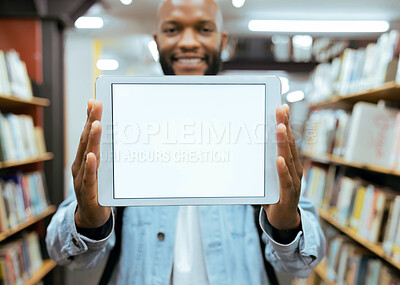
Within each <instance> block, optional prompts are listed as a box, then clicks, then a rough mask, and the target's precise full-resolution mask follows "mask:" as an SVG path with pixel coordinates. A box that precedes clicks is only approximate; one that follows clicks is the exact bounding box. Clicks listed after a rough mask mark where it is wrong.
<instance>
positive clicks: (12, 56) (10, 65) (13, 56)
mask: <svg viewBox="0 0 400 285" xmlns="http://www.w3.org/2000/svg"><path fill="white" fill-rule="evenodd" d="M0 94H1V95H10V96H17V97H20V98H24V99H30V98H32V96H33V93H32V85H31V81H30V79H29V76H28V71H27V69H26V65H25V63H24V62H23V61H21V59H20V57H19V54H18V52H16V51H15V50H9V51H7V52H4V51H2V50H0Z"/></svg>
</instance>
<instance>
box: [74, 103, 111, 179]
mask: <svg viewBox="0 0 400 285" xmlns="http://www.w3.org/2000/svg"><path fill="white" fill-rule="evenodd" d="M102 112H103V105H102V104H101V102H100V101H98V100H93V99H90V100H89V102H88V108H87V114H88V117H87V120H86V124H85V127H84V129H83V131H82V134H81V138H80V141H79V145H78V150H77V153H76V157H75V161H74V163H73V164H72V168H71V169H72V175H73V176H74V177H76V176H77V175H78V173H79V172H80V167H81V165H82V161H83V159H84V154H85V152H86V153H87V143H88V140H89V133H90V130H91V127H92V123H93V122H94V121H95V120H98V121H100V120H101V116H102Z"/></svg>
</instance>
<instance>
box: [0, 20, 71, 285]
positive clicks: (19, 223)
mask: <svg viewBox="0 0 400 285" xmlns="http://www.w3.org/2000/svg"><path fill="white" fill-rule="evenodd" d="M15 27H18V29H20V28H22V27H24V28H25V29H26V32H25V33H30V35H29V37H27V38H25V40H27V41H28V40H29V41H32V42H33V44H32V45H30V44H27V42H25V41H24V42H23V43H22V42H19V38H21V34H12V33H11V34H9V33H8V32H10V31H12V30H13V28H15ZM41 28H42V27H41V21H40V20H38V19H30V20H29V19H28V20H27V19H23V20H22V19H21V20H19V19H0V49H1V50H2V51H4V53H3V55H4V57H3V59H2V60H3V63H5V61H7V64H8V65H7V69H6V70H4V67H5V66H6V65H4V64H3V65H2V66H3V69H2V72H3V73H2V74H3V77H2V78H1V79H2V83H3V84H4V82H7V81H6V80H7V79H8V80H9V82H14V83H13V84H16V83H15V82H16V81H12V80H16V79H15V77H14V78H13V77H12V76H15V75H14V74H12V68H15V67H13V64H15V62H13V61H11V58H10V57H7V56H9V55H10V54H11V53H9V51H10V50H11V49H14V50H16V52H17V53H18V54H19V55H20V57H21V61H22V62H24V61H25V62H26V64H28V66H27V68H26V70H27V72H28V75H29V78H30V79H31V80H33V84H32V85H33V86H32V88H31V87H30V86H29V88H27V86H28V85H27V84H28V83H29V82H27V81H25V82H27V83H25V85H23V87H24V88H27V89H25V90H30V89H33V90H32V91H33V92H35V93H34V94H36V93H39V94H41V95H42V92H41V90H40V88H38V87H36V84H37V83H39V84H40V83H42V82H43V79H44V78H43V69H42V63H41V62H40V60H41V59H42V56H41V54H42V51H41V40H42V32H41ZM5 29H7V31H5ZM8 29H10V31H9V30H8ZM22 38H23V37H22ZM21 45H24V46H21ZM39 55H40V56H39ZM37 59H40V60H37ZM17 63H19V62H17ZM4 71H5V72H6V73H8V74H9V77H8V78H7V76H6V77H4ZM28 75H26V73H25V76H26V78H27V76H28ZM10 86H11V84H10ZM33 92H32V93H33ZM32 93H31V94H32ZM51 102H52V100H50V99H49V98H41V97H35V96H33V97H30V96H26V95H24V96H22V95H21V94H20V93H18V92H17V91H15V90H14V94H7V93H5V94H4V93H3V94H0V112H1V116H0V120H1V122H0V123H1V127H2V128H0V138H1V139H2V143H1V147H0V151H1V152H2V158H1V159H2V161H0V179H1V185H0V186H1V187H0V190H1V191H0V195H1V196H0V198H1V203H0V206H1V207H0V209H1V211H2V212H1V213H2V215H4V216H2V218H1V219H0V247H1V256H0V258H2V259H12V260H14V261H15V260H16V258H15V255H13V253H12V252H13V250H14V251H15V250H17V251H18V252H19V251H22V250H23V249H22V248H25V249H24V250H25V253H24V254H25V255H24V257H23V258H24V262H21V263H15V262H14V263H9V264H7V265H5V264H4V263H3V264H2V266H7V270H10V271H9V272H23V271H24V272H28V271H30V270H35V272H33V273H32V274H31V275H30V276H29V278H28V279H27V280H25V278H24V284H36V283H38V282H40V280H42V279H43V278H45V277H46V276H47V275H48V274H49V273H50V272H51V271H52V270H53V269H54V268H55V267H56V264H55V262H53V261H51V260H48V259H47V258H46V255H47V253H46V252H45V251H44V250H43V248H41V244H40V239H43V238H44V236H45V225H46V222H47V221H48V218H50V217H51V215H52V214H54V213H55V211H56V209H57V207H56V206H54V205H51V204H48V202H49V201H48V200H47V199H48V198H49V197H48V195H45V191H44V190H43V189H44V188H46V184H47V186H50V185H49V183H48V182H47V183H46V181H44V177H45V176H43V175H42V173H45V174H46V176H48V177H49V178H50V180H49V181H51V180H52V179H51V178H52V177H51V173H49V172H48V171H46V170H45V168H46V167H47V164H49V163H52V161H53V160H54V158H55V157H56V155H57V153H56V154H54V153H53V152H52V151H46V149H45V148H49V147H50V149H53V146H52V142H51V141H50V140H49V138H48V137H44V130H45V129H46V124H45V121H46V119H45V116H46V115H45V113H46V112H47V110H48V109H50V110H51V108H50V105H51V104H50V103H51ZM56 106H57V104H56ZM52 107H54V106H53V105H52ZM12 120H14V121H12ZM8 124H9V127H8V128H7V125H8ZM61 130H62V129H61ZM36 131H39V136H37V133H36ZM28 133H29V134H28ZM54 133H55V134H56V135H60V134H59V132H58V131H54ZM38 138H39V140H37V139H38ZM60 138H62V135H60ZM44 141H47V143H46V142H44ZM46 145H47V147H46ZM42 146H43V147H42ZM11 153H14V155H11ZM15 154H17V155H15ZM57 169H59V170H60V171H63V168H62V167H60V166H58V167H56V168H54V167H53V173H54V171H56V170H57ZM61 185H62V183H61ZM39 188H40V189H41V190H40V191H42V190H43V191H42V192H40V191H39V190H38V189H39ZM48 189H50V187H49V188H48ZM59 191H60V192H61V193H62V187H59ZM40 193H43V195H42V194H40ZM47 194H49V193H47ZM46 196H47V197H46ZM51 201H52V202H53V203H57V201H54V199H51ZM21 209H22V214H21ZM32 233H33V235H32ZM33 236H34V238H32V237H33ZM11 248H13V249H11ZM15 248H16V249H15ZM25 258H29V259H31V260H33V262H36V265H34V264H33V263H32V264H31V263H25ZM42 261H43V263H42ZM39 262H40V263H42V264H41V265H40V263H39ZM11 264H12V265H11ZM16 264H20V265H18V266H17V265H16ZM27 264H29V266H28V265H27ZM38 266H39V267H38ZM16 267H18V269H17V268H16ZM3 269H4V268H3ZM14 269H15V271H14ZM12 275H14V276H16V278H20V277H18V274H17V273H12V274H11V273H10V275H6V276H1V278H0V283H1V282H6V283H7V282H8V281H7V279H8V280H12V279H10V278H14V277H12ZM3 278H5V280H3ZM52 279H53V278H52ZM18 280H21V279H18ZM55 283H57V282H55Z"/></svg>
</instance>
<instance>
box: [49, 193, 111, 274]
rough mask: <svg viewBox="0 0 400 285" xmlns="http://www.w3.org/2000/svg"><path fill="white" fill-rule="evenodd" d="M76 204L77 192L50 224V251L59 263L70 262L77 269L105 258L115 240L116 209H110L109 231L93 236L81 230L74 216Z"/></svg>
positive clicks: (60, 208) (59, 210)
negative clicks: (90, 236)
mask: <svg viewBox="0 0 400 285" xmlns="http://www.w3.org/2000/svg"><path fill="white" fill-rule="evenodd" d="M76 207H77V202H76V199H75V197H74V196H70V197H69V198H68V199H67V200H65V201H64V202H63V203H61V205H60V206H59V208H58V210H57V212H56V213H55V215H54V216H53V218H52V219H51V222H50V224H49V226H48V228H47V235H46V246H47V251H48V253H49V255H50V257H51V258H52V259H53V260H54V261H56V262H57V264H59V265H66V264H69V266H70V267H72V268H77V269H87V268H92V267H95V266H96V265H97V264H99V263H100V262H101V260H103V258H105V256H106V255H107V253H108V252H109V251H110V250H111V249H112V248H113V246H114V244H115V236H114V213H113V211H111V213H112V214H111V215H112V218H111V223H112V225H111V230H110V231H109V233H108V235H107V236H106V237H104V238H103V239H100V240H94V239H91V238H88V237H85V236H84V235H82V234H80V233H78V231H77V229H76V225H75V218H74V215H75V211H76Z"/></svg>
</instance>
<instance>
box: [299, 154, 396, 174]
mask: <svg viewBox="0 0 400 285" xmlns="http://www.w3.org/2000/svg"><path fill="white" fill-rule="evenodd" d="M301 155H302V156H304V157H307V158H309V159H311V160H313V161H316V162H320V163H333V164H337V165H343V166H349V167H353V168H359V169H364V170H368V171H373V172H376V173H381V174H385V175H393V176H399V177H400V171H397V170H394V169H390V168H385V167H381V166H377V165H371V164H363V163H358V162H348V161H345V160H344V159H343V158H342V157H340V156H336V155H332V154H313V153H308V152H302V153H301Z"/></svg>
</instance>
